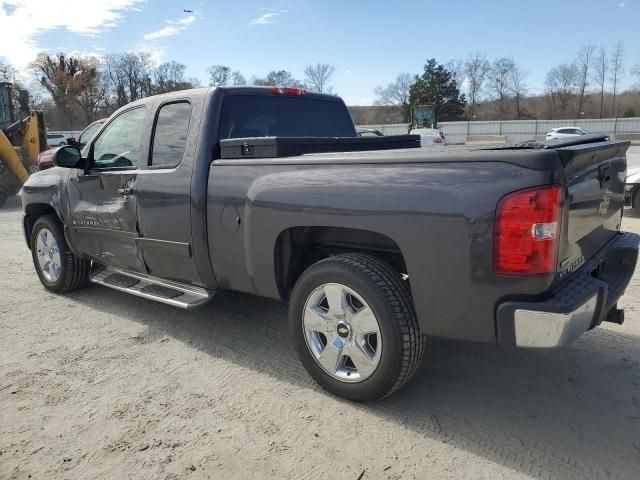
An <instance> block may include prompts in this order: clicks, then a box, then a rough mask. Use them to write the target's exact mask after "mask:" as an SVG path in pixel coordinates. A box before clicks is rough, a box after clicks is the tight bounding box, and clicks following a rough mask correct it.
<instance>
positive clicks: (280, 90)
mask: <svg viewBox="0 0 640 480" xmlns="http://www.w3.org/2000/svg"><path fill="white" fill-rule="evenodd" d="M271 91H272V92H273V93H275V94H277V95H293V96H297V95H306V94H307V91H306V90H305V89H304V88H295V87H271Z"/></svg>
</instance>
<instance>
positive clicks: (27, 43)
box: [0, 0, 145, 71]
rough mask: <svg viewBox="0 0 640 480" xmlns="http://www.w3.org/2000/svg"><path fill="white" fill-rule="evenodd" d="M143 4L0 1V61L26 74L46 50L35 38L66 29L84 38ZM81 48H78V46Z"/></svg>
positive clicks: (134, 0)
mask: <svg viewBox="0 0 640 480" xmlns="http://www.w3.org/2000/svg"><path fill="white" fill-rule="evenodd" d="M144 1H145V0H92V1H91V2H88V1H87V0H0V32H2V41H0V57H4V58H5V59H6V60H7V61H8V62H9V63H11V64H12V65H13V66H15V67H16V68H17V69H19V70H23V71H24V70H25V69H26V68H27V67H28V66H29V64H30V63H31V62H33V61H34V60H35V58H36V55H37V54H38V52H39V51H41V50H45V47H44V46H42V45H41V44H40V43H39V42H38V36H39V35H41V34H43V33H45V32H48V31H53V30H58V29H65V30H67V31H69V32H72V33H77V34H80V35H82V36H85V37H95V36H98V35H99V34H100V33H102V32H103V31H105V30H108V29H109V28H113V27H115V26H116V25H117V23H118V22H119V21H120V20H121V18H122V16H123V15H124V14H125V13H127V12H130V11H134V10H135V11H137V10H138V9H137V5H138V4H140V3H144ZM78 47H81V45H78Z"/></svg>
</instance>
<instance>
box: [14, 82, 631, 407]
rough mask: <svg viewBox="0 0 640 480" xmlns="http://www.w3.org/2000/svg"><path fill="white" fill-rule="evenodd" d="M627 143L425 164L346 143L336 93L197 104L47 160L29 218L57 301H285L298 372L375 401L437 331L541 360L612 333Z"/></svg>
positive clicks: (421, 157)
mask: <svg viewBox="0 0 640 480" xmlns="http://www.w3.org/2000/svg"><path fill="white" fill-rule="evenodd" d="M628 145H629V144H628V142H622V141H605V140H604V138H602V137H598V136H593V135H591V136H590V135H585V136H582V137H579V138H575V139H564V140H555V141H546V142H541V143H535V142H531V143H528V144H521V145H517V146H513V147H507V148H504V147H503V148H495V149H482V150H475V151H469V150H464V149H461V148H459V149H455V148H451V149H440V150H437V151H435V150H434V149H431V150H423V149H421V148H419V138H418V137H413V136H406V135H405V136H399V137H370V138H364V137H358V136H357V134H356V131H355V128H354V126H353V122H352V120H351V117H350V115H349V113H348V110H347V108H346V107H345V105H344V102H343V101H342V100H341V99H339V98H338V97H334V96H329V95H319V94H312V93H307V92H304V91H302V90H298V89H293V88H275V87H274V88H257V87H244V88H239V87H233V88H211V89H198V90H188V91H182V92H175V93H171V94H166V95H161V96H156V97H150V98H146V99H143V100H140V101H137V102H134V103H132V104H129V105H127V106H125V107H123V108H121V109H120V110H118V111H117V112H115V113H114V114H113V115H112V116H111V117H110V118H109V120H108V121H106V122H105V124H104V125H103V126H102V127H101V128H100V130H99V131H98V133H97V134H96V135H95V136H94V137H93V139H92V140H91V141H90V142H89V143H88V144H87V145H86V146H85V147H84V148H83V149H82V151H80V150H78V148H77V147H74V146H66V147H62V148H61V149H59V150H58V151H57V152H56V154H55V155H54V159H53V161H54V163H55V164H56V165H57V166H56V167H54V168H51V169H49V170H45V171H42V172H38V173H36V174H34V175H32V176H31V177H30V178H29V180H28V182H27V183H25V185H24V186H23V188H22V190H21V193H20V195H21V198H22V204H23V209H24V217H23V226H24V233H25V237H26V240H27V245H28V247H29V248H30V249H31V253H32V256H33V263H34V266H35V269H36V272H37V274H38V276H39V278H40V280H41V281H42V284H43V285H44V286H45V287H46V288H47V289H48V290H50V291H53V292H60V293H62V292H69V291H72V290H75V289H79V288H82V287H85V286H86V285H87V284H88V283H89V282H93V283H97V284H100V285H103V286H106V287H109V288H113V289H117V290H119V291H122V292H125V293H129V294H132V295H137V296H140V297H143V298H146V299H151V300H155V301H158V302H163V303H166V304H169V305H173V306H176V307H181V308H185V309H188V308H194V307H198V306H204V305H206V304H207V303H208V302H209V301H210V300H211V299H212V297H213V296H214V294H215V292H216V291H217V290H223V289H224V290H236V291H241V292H248V293H251V294H256V295H262V296H265V297H270V298H275V299H282V300H287V301H289V312H290V313H289V322H290V329H291V338H292V341H293V342H294V344H295V347H296V350H297V352H298V355H299V357H300V360H301V362H302V363H303V365H304V367H305V368H306V369H307V371H308V372H309V374H310V375H311V376H312V377H313V378H314V379H315V380H316V381H317V382H318V383H319V384H321V385H322V386H323V387H324V388H326V389H327V390H329V391H330V392H333V393H335V394H337V395H341V396H344V397H346V398H349V399H351V400H355V401H367V400H372V399H377V398H380V397H383V396H385V395H388V394H390V393H392V392H394V391H395V390H397V389H398V388H400V387H401V386H402V385H403V384H405V383H406V382H407V381H408V380H409V379H410V378H411V376H412V375H413V374H414V373H415V372H416V370H417V369H418V367H419V365H420V363H421V358H422V354H423V352H424V349H425V339H426V338H428V337H429V336H438V337H449V338H455V339H462V340H470V341H478V342H489V343H496V344H500V345H512V346H518V347H537V348H548V347H557V346H561V345H564V344H566V343H568V342H570V341H571V340H573V339H575V338H576V337H578V336H579V335H581V334H582V333H584V332H586V331H587V330H589V329H592V328H594V327H596V326H597V325H599V324H600V323H601V322H602V321H612V322H617V323H621V322H622V320H623V312H622V311H621V310H620V309H618V307H617V301H618V299H619V298H620V296H621V295H622V294H623V292H624V290H625V288H626V286H627V284H628V283H629V281H630V279H631V276H632V274H633V271H634V268H635V264H636V260H637V256H638V236H636V235H633V234H630V233H623V232H621V231H620V225H621V221H622V213H623V204H624V195H625V191H624V188H625V185H624V179H625V172H626V158H625V152H626V150H627V148H628ZM211 321H215V319H214V318H212V319H211Z"/></svg>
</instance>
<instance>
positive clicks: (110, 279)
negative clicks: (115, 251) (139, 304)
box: [89, 263, 216, 310]
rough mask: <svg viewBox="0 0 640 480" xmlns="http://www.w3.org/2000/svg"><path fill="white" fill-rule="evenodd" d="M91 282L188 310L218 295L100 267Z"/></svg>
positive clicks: (182, 284)
mask: <svg viewBox="0 0 640 480" xmlns="http://www.w3.org/2000/svg"><path fill="white" fill-rule="evenodd" d="M89 280H91V281H92V282H93V283H97V284H98V285H104V286H105V287H109V288H113V289H114V290H119V291H121V292H125V293H130V294H131V295H136V296H137V297H142V298H148V299H149V300H155V301H156V302H160V303H165V304H167V305H172V306H174V307H179V308H184V309H185V310H188V309H192V308H196V307H200V306H202V305H204V304H206V303H207V302H208V301H209V300H210V299H211V298H212V297H213V296H214V295H215V293H216V291H215V290H208V289H205V288H200V287H194V286H193V285H187V284H184V283H179V282H173V281H171V280H165V279H162V278H158V277H152V276H150V275H144V274H141V273H137V272H130V271H128V270H124V269H121V268H116V267H105V266H104V265H100V264H97V263H94V264H93V265H92V267H91V274H90V276H89Z"/></svg>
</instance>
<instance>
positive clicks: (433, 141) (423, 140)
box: [409, 128, 447, 147]
mask: <svg viewBox="0 0 640 480" xmlns="http://www.w3.org/2000/svg"><path fill="white" fill-rule="evenodd" d="M409 133H410V134H411V135H420V146H421V147H444V146H445V145H446V144H447V143H446V142H445V140H444V137H443V136H442V134H441V133H440V131H439V130H436V129H435V128H414V129H413V130H411V131H410V132H409Z"/></svg>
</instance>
